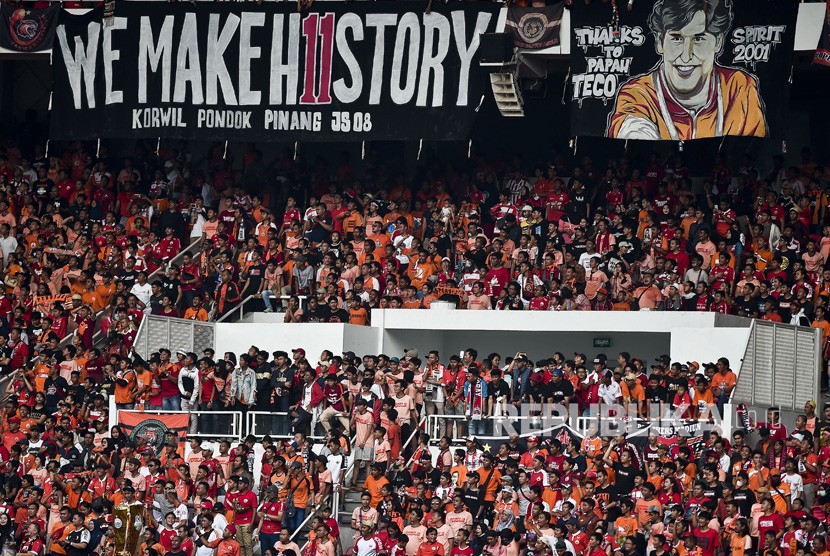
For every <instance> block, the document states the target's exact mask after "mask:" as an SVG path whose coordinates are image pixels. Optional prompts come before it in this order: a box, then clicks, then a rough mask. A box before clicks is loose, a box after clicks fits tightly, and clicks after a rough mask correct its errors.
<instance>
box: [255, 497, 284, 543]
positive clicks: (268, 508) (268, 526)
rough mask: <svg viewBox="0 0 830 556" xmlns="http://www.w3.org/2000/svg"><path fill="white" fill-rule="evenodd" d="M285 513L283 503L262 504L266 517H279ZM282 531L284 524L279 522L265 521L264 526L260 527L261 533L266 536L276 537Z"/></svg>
mask: <svg viewBox="0 0 830 556" xmlns="http://www.w3.org/2000/svg"><path fill="white" fill-rule="evenodd" d="M282 511H283V504H282V502H279V501H277V502H263V503H262V513H263V514H264V515H270V516H272V517H277V515H279V514H280V513H281V512H282ZM280 531H282V523H281V522H279V521H272V520H270V519H263V520H262V526H261V527H260V532H261V533H265V534H266V535H274V534H276V533H279V532H280Z"/></svg>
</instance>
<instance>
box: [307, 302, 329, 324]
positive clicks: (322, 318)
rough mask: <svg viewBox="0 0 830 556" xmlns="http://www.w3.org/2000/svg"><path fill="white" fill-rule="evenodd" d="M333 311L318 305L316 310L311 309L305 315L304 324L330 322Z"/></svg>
mask: <svg viewBox="0 0 830 556" xmlns="http://www.w3.org/2000/svg"><path fill="white" fill-rule="evenodd" d="M330 313H331V310H330V309H329V308H328V306H326V305H317V307H316V308H314V309H311V308H310V307H309V308H308V309H306V310H305V313H303V322H328V320H329V314H330Z"/></svg>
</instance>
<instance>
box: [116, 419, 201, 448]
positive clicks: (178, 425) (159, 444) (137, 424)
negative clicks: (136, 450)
mask: <svg viewBox="0 0 830 556" xmlns="http://www.w3.org/2000/svg"><path fill="white" fill-rule="evenodd" d="M118 421H119V424H120V425H121V428H122V430H123V431H124V433H125V434H126V435H127V436H128V437H129V438H130V440H132V441H133V442H135V441H136V440H138V439H139V438H143V439H145V440H146V441H147V445H148V446H150V447H151V448H152V449H153V450H155V452H156V455H158V454H161V450H162V448H163V447H164V442H165V439H166V438H167V433H168V432H170V431H173V432H175V433H176V434H177V435H178V436H179V437H180V438H184V437H185V436H186V435H187V427H188V425H189V424H190V415H189V414H188V413H162V414H152V413H143V412H141V411H119V412H118Z"/></svg>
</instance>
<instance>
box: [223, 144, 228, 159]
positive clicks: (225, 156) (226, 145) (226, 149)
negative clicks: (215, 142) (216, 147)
mask: <svg viewBox="0 0 830 556" xmlns="http://www.w3.org/2000/svg"><path fill="white" fill-rule="evenodd" d="M227 159H228V140H227V139H225V150H224V151H222V160H227Z"/></svg>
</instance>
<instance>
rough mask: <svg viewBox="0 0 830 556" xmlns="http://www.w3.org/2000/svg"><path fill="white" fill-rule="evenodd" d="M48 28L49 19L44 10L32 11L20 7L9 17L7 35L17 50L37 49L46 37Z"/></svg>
mask: <svg viewBox="0 0 830 556" xmlns="http://www.w3.org/2000/svg"><path fill="white" fill-rule="evenodd" d="M48 28H49V19H48V17H47V16H46V12H44V11H38V12H37V13H33V12H31V11H30V10H24V9H23V8H20V9H17V10H15V11H14V12H13V13H12V16H11V17H10V18H9V35H10V36H11V38H12V40H13V41H14V43H15V45H16V46H17V47H18V50H21V51H24V52H28V51H31V50H35V49H37V47H38V46H40V43H42V42H43V39H44V38H45V37H46V34H47V30H48Z"/></svg>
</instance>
